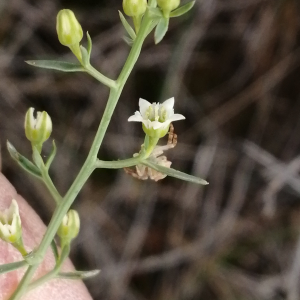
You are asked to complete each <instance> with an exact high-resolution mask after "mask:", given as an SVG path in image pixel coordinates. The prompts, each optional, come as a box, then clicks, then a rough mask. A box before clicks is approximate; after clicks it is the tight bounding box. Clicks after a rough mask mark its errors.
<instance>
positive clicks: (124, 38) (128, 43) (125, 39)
mask: <svg viewBox="0 0 300 300" xmlns="http://www.w3.org/2000/svg"><path fill="white" fill-rule="evenodd" d="M123 40H124V42H125V43H126V44H127V45H128V46H130V47H131V46H132V45H133V40H132V39H131V38H130V37H128V36H123Z"/></svg>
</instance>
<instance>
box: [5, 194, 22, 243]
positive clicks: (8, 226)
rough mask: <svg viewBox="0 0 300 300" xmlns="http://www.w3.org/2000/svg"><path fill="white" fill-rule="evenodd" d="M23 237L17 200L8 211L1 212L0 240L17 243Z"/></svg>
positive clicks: (13, 201)
mask: <svg viewBox="0 0 300 300" xmlns="http://www.w3.org/2000/svg"><path fill="white" fill-rule="evenodd" d="M21 235H22V227H21V219H20V214H19V207H18V204H17V201H16V200H15V199H13V200H12V202H11V205H10V207H9V208H8V209H6V210H4V211H3V212H0V238H1V239H3V240H4V241H6V242H9V243H15V242H17V241H18V240H19V239H20V237H21Z"/></svg>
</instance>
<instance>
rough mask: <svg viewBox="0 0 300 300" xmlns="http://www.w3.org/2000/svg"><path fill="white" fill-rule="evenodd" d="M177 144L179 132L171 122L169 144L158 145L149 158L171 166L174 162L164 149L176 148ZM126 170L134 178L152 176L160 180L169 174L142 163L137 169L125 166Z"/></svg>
mask: <svg viewBox="0 0 300 300" xmlns="http://www.w3.org/2000/svg"><path fill="white" fill-rule="evenodd" d="M176 144H177V134H176V133H174V126H173V124H172V123H171V124H170V131H169V135H168V142H167V144H166V145H165V146H156V147H155V148H154V150H153V152H152V153H151V155H150V157H149V159H150V160H152V161H153V162H154V163H156V164H158V165H161V166H164V167H167V168H170V166H171V164H172V162H171V161H168V160H167V157H166V156H165V155H162V154H163V153H164V151H167V150H169V149H172V148H174V147H175V146H176ZM136 155H138V153H136V154H135V155H134V156H136ZM124 171H125V172H126V173H127V174H129V175H131V176H133V177H134V178H137V179H140V180H147V179H148V178H150V179H151V180H154V181H158V180H161V179H163V178H165V177H166V176H167V175H166V174H163V173H160V172H158V171H156V170H153V169H152V168H149V167H147V166H145V165H141V164H139V165H136V167H135V169H131V168H124Z"/></svg>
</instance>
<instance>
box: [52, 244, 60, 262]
mask: <svg viewBox="0 0 300 300" xmlns="http://www.w3.org/2000/svg"><path fill="white" fill-rule="evenodd" d="M51 249H52V253H53V256H54V258H55V261H56V262H57V261H58V257H59V254H58V249H57V246H56V243H55V240H53V241H52V242H51Z"/></svg>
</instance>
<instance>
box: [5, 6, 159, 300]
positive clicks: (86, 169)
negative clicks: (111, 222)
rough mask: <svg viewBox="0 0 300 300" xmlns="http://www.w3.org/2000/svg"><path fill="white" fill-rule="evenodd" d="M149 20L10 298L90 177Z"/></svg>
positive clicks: (16, 295) (22, 287) (27, 277)
mask: <svg viewBox="0 0 300 300" xmlns="http://www.w3.org/2000/svg"><path fill="white" fill-rule="evenodd" d="M151 3H153V0H150V4H151ZM151 22H152V21H151V18H150V17H149V13H148V11H147V12H146V14H145V16H144V18H143V21H142V24H141V27H140V30H139V33H138V35H137V37H136V39H135V41H134V43H133V46H132V48H131V51H130V53H129V55H128V58H127V60H126V62H125V65H124V67H123V69H122V71H121V73H120V76H119V78H118V79H117V81H116V84H115V86H114V87H111V88H110V94H109V99H108V102H107V105H106V108H105V111H104V114H103V117H102V119H101V122H100V125H99V128H98V131H97V133H96V136H95V139H94V141H93V144H92V146H91V149H90V152H89V154H88V157H87V158H86V160H85V163H84V164H83V166H82V168H81V170H80V172H79V174H78V175H77V177H76V179H75V181H74V182H73V184H72V186H71V187H70V189H69V191H68V192H67V194H66V195H65V196H64V197H63V201H61V202H60V203H59V204H58V206H57V207H56V209H55V211H54V214H53V217H52V219H51V221H50V223H49V225H48V229H47V231H46V233H45V235H44V238H43V240H42V241H41V243H40V245H39V247H38V249H37V250H36V252H35V257H36V264H34V265H31V266H29V267H28V269H27V271H26V273H25V275H24V276H23V278H22V280H21V282H20V283H19V285H18V287H17V289H16V290H15V292H14V293H13V294H12V295H11V297H10V300H18V299H20V297H21V296H22V295H23V294H24V293H25V292H26V290H27V288H28V285H29V284H30V281H31V279H32V277H33V275H34V273H35V271H36V269H37V268H38V265H39V263H40V262H41V261H42V260H43V258H44V256H45V254H46V251H47V249H48V247H49V245H50V244H51V242H52V240H53V239H54V236H55V234H56V232H57V229H58V227H59V225H60V223H61V221H62V219H63V217H64V216H65V214H66V213H67V212H68V210H69V208H70V207H71V205H72V203H73V202H74V200H75V198H76V196H77V195H78V193H79V192H80V190H81V189H82V187H83V185H84V183H85V182H86V181H87V179H88V178H89V176H90V175H91V173H92V172H93V170H94V169H95V162H96V160H97V154H98V152H99V148H100V146H101V144H102V141H103V138H104V135H105V133H106V130H107V127H108V125H109V122H110V120H111V117H112V114H113V112H114V109H115V107H116V105H117V102H118V100H119V97H120V94H121V92H122V90H123V88H124V85H125V83H126V80H127V78H128V77H129V75H130V73H131V71H132V69H133V67H134V65H135V63H136V61H137V59H138V57H139V55H140V52H141V48H142V44H143V42H144V40H145V38H146V36H147V34H148V32H149V28H150V26H151ZM91 70H92V74H91V75H92V76H94V75H95V74H94V73H93V72H94V69H93V68H92V69H91ZM99 76H100V75H99V74H98V77H99ZM102 76H103V75H102ZM102 76H100V77H99V78H97V76H96V78H97V79H98V80H99V81H101V82H102V81H103V77H102ZM94 77H95V76H94ZM100 78H102V80H100Z"/></svg>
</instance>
